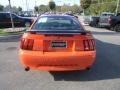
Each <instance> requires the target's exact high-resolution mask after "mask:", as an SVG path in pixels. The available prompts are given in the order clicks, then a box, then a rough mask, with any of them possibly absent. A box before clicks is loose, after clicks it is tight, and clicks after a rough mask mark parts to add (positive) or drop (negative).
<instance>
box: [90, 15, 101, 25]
mask: <svg viewBox="0 0 120 90" xmlns="http://www.w3.org/2000/svg"><path fill="white" fill-rule="evenodd" d="M99 19H100V17H99V16H92V17H91V21H90V22H89V25H90V26H91V27H99Z"/></svg>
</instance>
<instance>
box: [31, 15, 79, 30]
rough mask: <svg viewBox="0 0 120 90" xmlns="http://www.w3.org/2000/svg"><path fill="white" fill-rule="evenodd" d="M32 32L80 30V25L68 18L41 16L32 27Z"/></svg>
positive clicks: (73, 19)
mask: <svg viewBox="0 0 120 90" xmlns="http://www.w3.org/2000/svg"><path fill="white" fill-rule="evenodd" d="M32 29H34V30H42V31H44V30H51V31H53V30H54V31H55V30H68V31H70V30H72V31H73V30H80V29H81V26H80V23H79V22H78V21H77V20H75V18H72V17H68V16H42V17H40V18H39V19H38V20H37V22H36V23H35V24H34V25H33V28H32Z"/></svg>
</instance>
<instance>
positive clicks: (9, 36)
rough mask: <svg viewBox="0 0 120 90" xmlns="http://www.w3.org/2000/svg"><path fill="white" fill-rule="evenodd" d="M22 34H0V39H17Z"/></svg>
mask: <svg viewBox="0 0 120 90" xmlns="http://www.w3.org/2000/svg"><path fill="white" fill-rule="evenodd" d="M21 36H22V34H18V35H8V36H0V40H9V39H18V38H20V37H21Z"/></svg>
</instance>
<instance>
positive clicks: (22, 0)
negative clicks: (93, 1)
mask: <svg viewBox="0 0 120 90" xmlns="http://www.w3.org/2000/svg"><path fill="white" fill-rule="evenodd" d="M26 1H27V2H28V4H27V6H28V9H33V8H34V6H35V5H36V6H39V5H41V4H45V5H47V4H48V2H49V1H50V0H11V5H12V6H16V7H18V6H20V7H22V8H23V10H27V7H26ZM54 1H55V3H56V4H57V5H63V4H64V3H65V4H69V5H73V4H78V5H79V3H80V2H79V0H54ZM0 4H1V5H4V6H7V5H8V0H0Z"/></svg>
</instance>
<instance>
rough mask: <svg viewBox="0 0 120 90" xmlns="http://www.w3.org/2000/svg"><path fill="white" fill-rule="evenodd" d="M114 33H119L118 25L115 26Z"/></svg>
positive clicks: (119, 26)
mask: <svg viewBox="0 0 120 90" xmlns="http://www.w3.org/2000/svg"><path fill="white" fill-rule="evenodd" d="M114 31H116V32H120V24H117V25H115V27H114Z"/></svg>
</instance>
